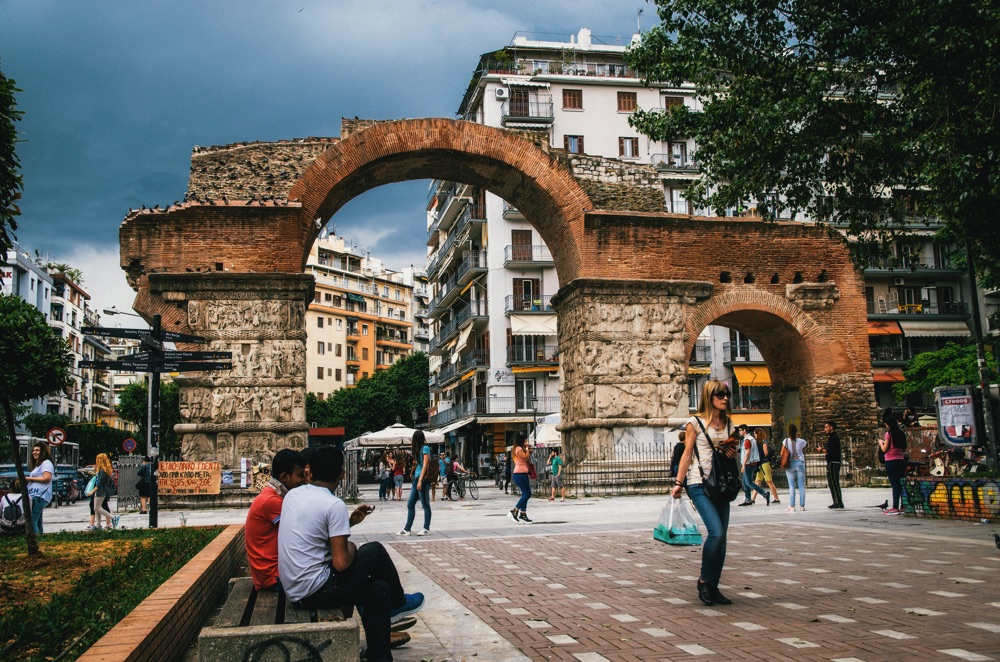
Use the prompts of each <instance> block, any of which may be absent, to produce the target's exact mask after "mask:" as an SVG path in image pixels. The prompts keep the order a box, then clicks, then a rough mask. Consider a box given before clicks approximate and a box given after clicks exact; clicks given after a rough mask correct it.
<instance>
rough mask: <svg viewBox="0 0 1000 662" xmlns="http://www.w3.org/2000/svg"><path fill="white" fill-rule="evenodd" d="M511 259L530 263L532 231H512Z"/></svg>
mask: <svg viewBox="0 0 1000 662" xmlns="http://www.w3.org/2000/svg"><path fill="white" fill-rule="evenodd" d="M510 243H511V258H512V259H514V260H517V261H518V262H530V261H531V259H532V255H531V230H511V231H510Z"/></svg>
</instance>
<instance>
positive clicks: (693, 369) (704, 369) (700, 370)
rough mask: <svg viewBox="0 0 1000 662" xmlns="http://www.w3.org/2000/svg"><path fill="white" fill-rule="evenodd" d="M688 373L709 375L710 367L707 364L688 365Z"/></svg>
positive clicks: (710, 372)
mask: <svg viewBox="0 0 1000 662" xmlns="http://www.w3.org/2000/svg"><path fill="white" fill-rule="evenodd" d="M688 374H689V375H711V374H712V367H711V366H707V365H692V366H688Z"/></svg>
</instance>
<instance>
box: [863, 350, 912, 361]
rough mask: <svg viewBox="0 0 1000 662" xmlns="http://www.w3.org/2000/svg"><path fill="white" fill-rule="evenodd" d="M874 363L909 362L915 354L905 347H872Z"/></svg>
mask: <svg viewBox="0 0 1000 662" xmlns="http://www.w3.org/2000/svg"><path fill="white" fill-rule="evenodd" d="M869 351H870V352H871V360H872V361H909V360H910V359H912V358H913V352H911V351H910V350H909V349H907V348H905V347H871V348H869Z"/></svg>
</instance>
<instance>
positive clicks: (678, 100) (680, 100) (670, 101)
mask: <svg viewBox="0 0 1000 662" xmlns="http://www.w3.org/2000/svg"><path fill="white" fill-rule="evenodd" d="M683 105H684V97H663V107H664V108H674V107H675V106H683Z"/></svg>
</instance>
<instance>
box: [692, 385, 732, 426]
mask: <svg viewBox="0 0 1000 662" xmlns="http://www.w3.org/2000/svg"><path fill="white" fill-rule="evenodd" d="M723 389H725V390H726V391H729V394H730V396H729V398H728V399H727V400H726V408H725V409H724V410H723V411H721V412H720V413H719V418H720V419H722V422H723V423H727V422H728V421H729V403H730V402H732V400H733V398H732V389H730V388H729V386H728V385H727V384H726V383H725V382H720V381H719V380H718V379H709V380H707V381H706V382H705V385H704V386H702V387H701V402H699V403H698V411H697V412H696V416H698V418H700V419H702V420H704V421H706V422H708V421H710V420H712V414H713V413H714V409H715V408H714V407H712V394H713V393H715V392H716V391H721V390H723Z"/></svg>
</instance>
